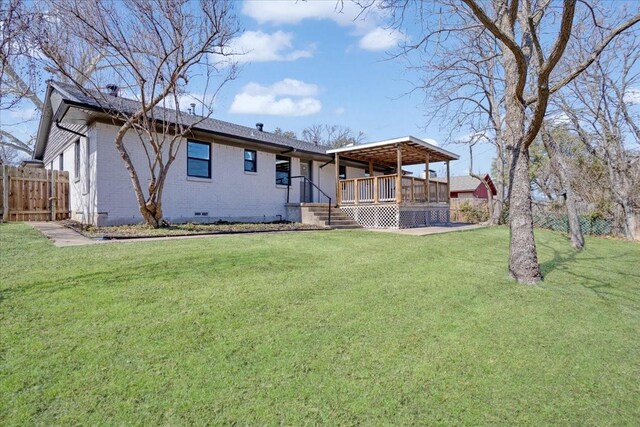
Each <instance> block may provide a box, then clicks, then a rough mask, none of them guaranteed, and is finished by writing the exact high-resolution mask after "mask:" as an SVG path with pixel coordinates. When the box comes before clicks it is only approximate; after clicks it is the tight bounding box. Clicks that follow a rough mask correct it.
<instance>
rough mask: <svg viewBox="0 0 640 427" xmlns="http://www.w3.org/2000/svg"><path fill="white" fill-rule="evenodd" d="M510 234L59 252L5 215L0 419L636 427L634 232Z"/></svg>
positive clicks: (367, 236) (223, 241)
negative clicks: (529, 262)
mask: <svg viewBox="0 0 640 427" xmlns="http://www.w3.org/2000/svg"><path fill="white" fill-rule="evenodd" d="M536 237H537V241H538V248H539V252H540V261H541V263H542V266H543V270H544V273H545V281H544V282H543V283H542V284H541V285H538V286H534V287H527V286H522V285H517V284H515V283H514V282H512V281H510V280H509V279H508V278H507V276H506V259H507V245H508V230H507V229H505V228H492V229H481V230H476V231H470V232H461V233H450V234H442V235H432V236H426V237H415V236H401V235H394V234H386V233H373V232H365V231H354V232H305V233H295V234H278V235H265V234H260V235H240V236H223V237H215V238H209V239H186V240H171V241H157V242H137V243H115V244H103V245H93V246H85V247H69V248H55V247H53V245H52V244H51V243H50V242H48V241H47V240H46V239H44V238H42V237H41V236H40V235H39V234H38V233H37V232H36V231H35V230H33V229H32V228H31V227H29V226H27V225H22V224H2V225H0V254H1V260H0V283H1V285H0V290H1V300H0V316H1V317H0V349H1V359H0V366H1V368H0V424H1V425H17V424H39V425H62V424H64V425H67V424H82V425H124V424H135V425H156V424H165V425H194V424H195V425H202V424H231V423H237V424H241V425H247V424H249V425H273V424H287V425H299V424H328V425H345V424H346V425H354V424H367V425H371V424H387V425H399V424H421V425H433V424H469V425H471V424H473V425H477V424H506V425H513V424H529V425H540V424H554V425H558V424H559V425H638V424H639V423H640V405H639V404H638V402H640V268H639V265H640V245H637V244H632V243H626V242H621V241H615V240H604V239H597V238H588V239H587V249H586V250H585V251H584V252H582V253H579V254H575V253H573V252H572V251H571V250H570V248H569V243H568V242H567V240H566V238H565V237H564V236H562V235H560V234H556V233H553V232H548V231H537V236H536Z"/></svg>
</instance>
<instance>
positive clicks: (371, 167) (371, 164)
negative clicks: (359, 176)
mask: <svg viewBox="0 0 640 427" xmlns="http://www.w3.org/2000/svg"><path fill="white" fill-rule="evenodd" d="M369 176H373V160H369Z"/></svg>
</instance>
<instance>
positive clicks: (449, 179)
mask: <svg viewBox="0 0 640 427" xmlns="http://www.w3.org/2000/svg"><path fill="white" fill-rule="evenodd" d="M450 182H451V177H450V174H449V160H447V203H450V202H451V200H450V199H451V184H450Z"/></svg>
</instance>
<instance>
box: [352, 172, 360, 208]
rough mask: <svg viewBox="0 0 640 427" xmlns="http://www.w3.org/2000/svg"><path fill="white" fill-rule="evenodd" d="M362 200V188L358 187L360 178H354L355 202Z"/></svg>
mask: <svg viewBox="0 0 640 427" xmlns="http://www.w3.org/2000/svg"><path fill="white" fill-rule="evenodd" d="M359 200H360V189H358V178H356V179H354V180H353V203H355V204H356V205H357V204H358V201H359Z"/></svg>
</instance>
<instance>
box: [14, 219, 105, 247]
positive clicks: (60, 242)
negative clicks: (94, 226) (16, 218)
mask: <svg viewBox="0 0 640 427" xmlns="http://www.w3.org/2000/svg"><path fill="white" fill-rule="evenodd" d="M25 224H29V225H31V226H32V227H33V228H35V229H36V230H38V231H39V232H41V233H42V234H44V235H45V237H47V238H48V239H49V240H51V241H53V244H54V245H56V246H58V247H64V246H83V245H95V244H97V243H103V242H101V241H100V240H93V239H89V238H88V237H85V236H83V235H82V234H80V233H78V232H76V231H73V230H72V229H70V228H67V227H65V226H62V225H60V224H58V223H55V222H27V223H25Z"/></svg>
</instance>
